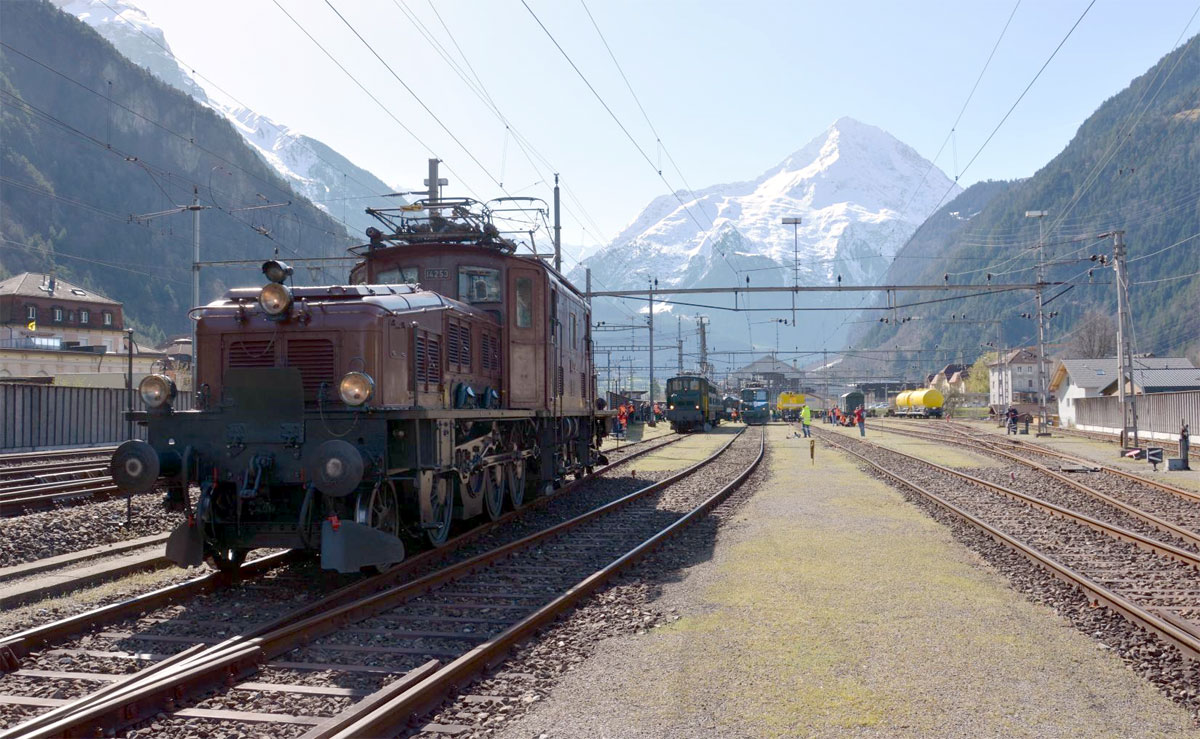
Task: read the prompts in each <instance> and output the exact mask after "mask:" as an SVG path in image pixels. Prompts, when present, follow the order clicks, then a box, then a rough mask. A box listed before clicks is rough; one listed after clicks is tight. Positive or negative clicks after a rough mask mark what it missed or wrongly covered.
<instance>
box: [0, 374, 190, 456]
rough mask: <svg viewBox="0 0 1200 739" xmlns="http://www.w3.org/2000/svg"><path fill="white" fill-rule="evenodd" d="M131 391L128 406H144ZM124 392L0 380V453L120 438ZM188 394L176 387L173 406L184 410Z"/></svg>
mask: <svg viewBox="0 0 1200 739" xmlns="http://www.w3.org/2000/svg"><path fill="white" fill-rule="evenodd" d="M132 395H133V397H134V409H135V410H144V409H145V406H144V405H143V403H142V399H141V396H140V395H138V393H137V391H136V390H135V391H133V393H132ZM129 396H130V393H129V392H128V391H126V390H124V389H117V388H105V387H61V386H57V385H31V384H30V385H26V384H17V383H11V384H10V383H0V453H3V452H21V451H33V450H38V449H54V448H60V447H73V446H95V445H105V444H118V443H120V442H122V441H125V440H126V439H127V438H129V432H128V426H127V425H126V422H125V410H126V408H128V404H129ZM190 400H191V398H190V396H189V395H188V394H186V393H181V394H180V396H179V397H178V398H176V401H175V403H174V407H175V408H177V409H179V410H186V409H187V408H189V407H190V406H191V403H190ZM134 436H135V437H136V438H139V439H141V438H145V430H144V429H141V428H139V427H137V426H136V425H135V426H134Z"/></svg>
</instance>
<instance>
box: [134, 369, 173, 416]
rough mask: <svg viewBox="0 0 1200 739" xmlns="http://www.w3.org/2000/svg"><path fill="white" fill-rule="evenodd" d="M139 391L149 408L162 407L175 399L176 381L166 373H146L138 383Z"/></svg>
mask: <svg viewBox="0 0 1200 739" xmlns="http://www.w3.org/2000/svg"><path fill="white" fill-rule="evenodd" d="M138 392H139V393H141V396H142V400H143V401H144V402H145V403H146V407H147V408H160V407H162V406H163V405H166V404H167V403H169V402H171V401H172V400H174V399H175V383H174V382H172V381H171V378H170V377H167V376H166V375H146V376H145V377H143V378H142V381H141V382H139V383H138Z"/></svg>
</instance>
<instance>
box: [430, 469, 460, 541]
mask: <svg viewBox="0 0 1200 739" xmlns="http://www.w3.org/2000/svg"><path fill="white" fill-rule="evenodd" d="M439 497H440V498H441V502H440V503H439V502H438V498H439ZM433 523H434V527H433V528H428V529H425V535H426V536H427V537H428V538H429V543H430V544H432V545H433V546H435V547H440V546H441V545H443V544H445V543H446V540H447V539H449V538H450V525H451V524H452V523H454V487H453V486H452V485H451V484H450V481H449V480H447V479H446V478H444V477H439V478H437V479H435V480H434V481H433Z"/></svg>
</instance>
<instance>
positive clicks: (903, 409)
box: [896, 387, 946, 418]
mask: <svg viewBox="0 0 1200 739" xmlns="http://www.w3.org/2000/svg"><path fill="white" fill-rule="evenodd" d="M945 402H946V399H945V398H943V397H942V394H941V393H939V392H938V391H937V388H932V387H927V388H922V389H920V390H905V391H904V392H902V393H900V394H899V395H897V396H896V415H897V416H912V417H916V418H941V417H942V406H943V405H944V404H945Z"/></svg>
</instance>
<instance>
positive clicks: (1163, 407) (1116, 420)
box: [1075, 390, 1200, 439]
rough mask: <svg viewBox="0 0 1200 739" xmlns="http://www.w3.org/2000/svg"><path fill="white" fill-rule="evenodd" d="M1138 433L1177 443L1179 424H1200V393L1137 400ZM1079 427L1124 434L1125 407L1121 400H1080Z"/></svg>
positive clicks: (1077, 405) (1115, 398)
mask: <svg viewBox="0 0 1200 739" xmlns="http://www.w3.org/2000/svg"><path fill="white" fill-rule="evenodd" d="M1137 413H1138V431H1139V432H1143V433H1146V434H1152V435H1153V436H1151V438H1159V439H1175V438H1178V436H1179V422H1180V420H1181V419H1184V420H1186V421H1187V422H1188V423H1189V424H1191V425H1192V427H1193V428H1195V427H1196V425H1197V424H1198V423H1200V390H1186V391H1182V392H1176V393H1150V394H1149V395H1139V396H1137ZM1075 426H1076V428H1079V429H1083V430H1085V431H1105V432H1109V433H1114V434H1115V433H1120V430H1121V405H1120V403H1119V402H1118V401H1117V397H1116V396H1115V395H1113V396H1105V397H1102V398H1076V400H1075Z"/></svg>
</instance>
